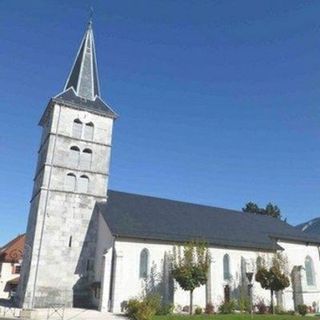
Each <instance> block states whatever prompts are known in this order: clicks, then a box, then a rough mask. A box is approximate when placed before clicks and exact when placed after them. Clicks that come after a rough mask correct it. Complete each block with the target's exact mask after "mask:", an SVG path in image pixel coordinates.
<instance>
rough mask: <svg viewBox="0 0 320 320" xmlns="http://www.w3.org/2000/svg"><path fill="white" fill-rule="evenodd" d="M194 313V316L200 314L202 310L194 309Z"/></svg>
mask: <svg viewBox="0 0 320 320" xmlns="http://www.w3.org/2000/svg"><path fill="white" fill-rule="evenodd" d="M194 313H195V314H201V313H202V308H200V307H196V309H195V311H194Z"/></svg>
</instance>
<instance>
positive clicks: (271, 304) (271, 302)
mask: <svg viewBox="0 0 320 320" xmlns="http://www.w3.org/2000/svg"><path fill="white" fill-rule="evenodd" d="M270 294H271V297H270V298H271V301H270V306H271V312H272V314H274V306H273V290H272V289H271V290H270Z"/></svg>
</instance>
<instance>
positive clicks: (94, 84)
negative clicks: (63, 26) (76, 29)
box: [64, 21, 100, 100]
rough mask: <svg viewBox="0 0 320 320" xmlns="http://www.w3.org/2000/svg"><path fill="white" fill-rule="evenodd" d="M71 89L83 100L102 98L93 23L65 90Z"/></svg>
mask: <svg viewBox="0 0 320 320" xmlns="http://www.w3.org/2000/svg"><path fill="white" fill-rule="evenodd" d="M71 87H72V88H73V89H74V91H75V92H76V94H77V95H78V96H80V97H82V98H86V99H89V100H94V98H95V97H96V96H100V88H99V77H98V68H97V58H96V48H95V44H94V37H93V31H92V22H91V21H90V22H89V24H88V27H87V30H86V32H85V34H84V36H83V38H82V41H81V44H80V48H79V50H78V53H77V56H76V59H75V61H74V63H73V66H72V69H71V72H70V74H69V77H68V79H67V81H66V84H65V87H64V90H67V89H69V88H71Z"/></svg>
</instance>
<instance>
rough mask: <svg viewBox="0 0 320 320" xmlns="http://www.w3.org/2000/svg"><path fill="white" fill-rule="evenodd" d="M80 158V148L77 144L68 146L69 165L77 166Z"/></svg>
mask: <svg viewBox="0 0 320 320" xmlns="http://www.w3.org/2000/svg"><path fill="white" fill-rule="evenodd" d="M79 160H80V149H79V148H78V147H77V146H72V147H71V148H70V166H72V167H78V165H79Z"/></svg>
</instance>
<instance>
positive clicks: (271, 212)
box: [242, 201, 281, 219]
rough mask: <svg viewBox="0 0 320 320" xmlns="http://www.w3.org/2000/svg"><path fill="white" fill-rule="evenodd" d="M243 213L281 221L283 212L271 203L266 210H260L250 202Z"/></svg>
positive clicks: (243, 209)
mask: <svg viewBox="0 0 320 320" xmlns="http://www.w3.org/2000/svg"><path fill="white" fill-rule="evenodd" d="M242 211H243V212H249V213H254V214H261V215H265V216H270V217H273V218H278V219H281V210H280V209H279V207H278V206H277V205H274V204H272V203H271V202H269V203H268V204H267V205H266V207H265V208H260V207H259V206H258V205H257V204H256V203H254V202H251V201H250V202H248V203H246V205H245V207H244V208H242Z"/></svg>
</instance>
